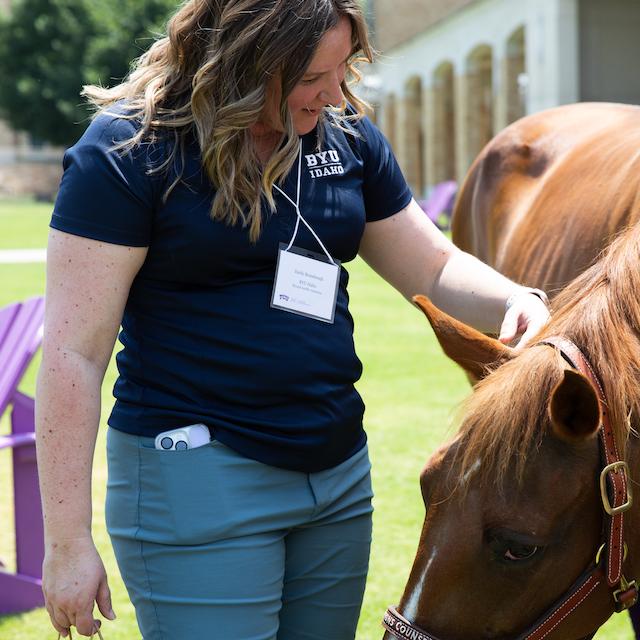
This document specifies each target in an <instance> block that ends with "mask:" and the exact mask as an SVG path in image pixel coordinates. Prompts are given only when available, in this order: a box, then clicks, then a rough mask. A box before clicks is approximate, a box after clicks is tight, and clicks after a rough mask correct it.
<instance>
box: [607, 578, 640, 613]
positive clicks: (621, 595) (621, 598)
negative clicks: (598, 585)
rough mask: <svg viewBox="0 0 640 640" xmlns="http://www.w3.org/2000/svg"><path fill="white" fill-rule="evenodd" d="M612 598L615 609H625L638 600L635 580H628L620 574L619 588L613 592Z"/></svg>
mask: <svg viewBox="0 0 640 640" xmlns="http://www.w3.org/2000/svg"><path fill="white" fill-rule="evenodd" d="M613 599H614V601H615V603H616V607H615V609H616V611H617V612H618V613H620V612H621V611H626V610H627V609H630V608H631V607H632V606H633V605H634V604H636V602H638V585H637V583H636V581H635V580H631V581H630V582H629V581H628V580H627V579H626V578H625V577H624V576H622V577H621V578H620V588H619V589H616V590H615V591H614V592H613Z"/></svg>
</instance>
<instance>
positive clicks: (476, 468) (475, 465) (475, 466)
mask: <svg viewBox="0 0 640 640" xmlns="http://www.w3.org/2000/svg"><path fill="white" fill-rule="evenodd" d="M481 466H482V460H480V458H478V459H477V460H476V461H475V462H474V463H473V465H472V466H471V468H470V469H469V470H468V471H467V472H466V473H465V474H464V476H462V482H463V483H464V484H467V482H468V481H469V479H470V478H471V476H473V475H475V474H476V473H478V471H479V470H480V467H481Z"/></svg>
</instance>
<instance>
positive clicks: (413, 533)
mask: <svg viewBox="0 0 640 640" xmlns="http://www.w3.org/2000/svg"><path fill="white" fill-rule="evenodd" d="M50 210H51V206H50V205H42V204H38V205H35V204H31V203H27V202H4V203H3V202H2V201H0V249H8V248H40V247H44V245H45V243H46V236H47V223H48V217H49V215H50ZM348 269H349V271H350V272H351V284H350V292H351V300H352V311H353V315H354V316H355V320H356V344H357V347H358V352H359V355H360V357H361V359H362V361H363V363H364V375H363V377H362V380H361V381H360V383H359V385H358V388H359V390H360V393H361V394H362V395H363V397H364V399H365V402H366V404H367V414H366V426H367V431H368V433H369V447H370V451H371V457H372V461H373V482H374V490H375V492H376V497H375V515H374V541H373V550H372V557H371V572H370V575H369V580H368V583H367V591H366V594H365V601H364V607H363V612H362V617H361V620H360V626H359V629H358V636H357V637H358V640H369V639H371V638H374V639H375V638H380V637H381V635H382V633H381V628H380V619H381V618H382V614H383V613H384V610H385V609H386V607H387V606H388V605H389V604H396V603H397V602H398V600H399V598H400V595H401V593H402V589H403V586H404V583H405V581H406V579H407V576H408V572H409V569H410V566H411V563H412V561H413V557H414V554H415V551H416V546H417V542H418V536H419V533H420V527H421V524H422V518H423V506H422V501H421V498H420V491H419V485H418V477H419V474H420V470H421V468H422V467H423V465H424V464H425V462H426V460H427V458H428V457H429V455H430V454H431V452H432V451H433V450H434V449H435V447H436V446H437V445H438V444H440V443H442V442H443V441H444V440H445V439H446V438H447V435H448V434H450V433H451V430H452V427H451V422H452V416H453V413H454V411H455V409H456V407H457V405H458V403H459V402H460V400H461V399H462V398H463V397H464V396H465V395H466V394H467V393H468V387H467V385H466V382H465V379H464V377H463V375H462V373H461V372H460V370H459V369H458V368H457V367H456V366H454V365H453V364H451V363H450V362H449V361H448V360H447V359H446V358H445V357H444V356H443V355H442V353H441V352H440V350H439V347H438V346H437V344H436V342H435V339H434V337H433V335H432V333H431V331H430V329H429V328H428V325H427V323H426V321H425V320H424V318H423V316H422V314H420V313H419V312H418V311H416V310H415V309H413V308H412V307H411V306H410V305H409V304H407V303H406V302H405V301H404V300H403V299H402V298H401V297H400V296H399V295H398V294H397V293H395V292H394V291H392V290H391V289H390V287H388V286H387V285H385V284H384V283H383V282H381V281H380V280H379V278H377V277H376V276H375V275H374V274H372V272H371V271H370V270H369V269H368V268H367V267H366V265H364V264H363V263H362V262H361V261H356V262H354V263H352V264H351V265H348ZM0 282H1V283H2V286H1V287H0V306H1V305H4V304H7V303H9V302H11V301H13V300H17V299H23V298H26V297H29V296H32V295H39V294H42V293H43V291H44V266H43V265H3V264H0ZM36 360H37V359H36ZM36 368H37V362H35V363H34V365H33V366H32V367H31V368H30V370H29V372H28V374H27V376H26V378H25V380H24V383H23V385H22V388H23V389H24V390H25V391H26V392H28V393H33V390H34V386H35V370H36ZM114 381H115V368H114V366H113V362H112V363H111V365H110V367H109V370H108V372H107V376H106V380H105V385H104V389H103V420H102V425H103V426H102V428H101V430H100V436H99V439H98V446H97V451H96V460H95V469H94V484H93V486H94V522H93V530H94V537H95V540H96V544H97V546H98V548H99V550H100V552H101V554H102V557H103V559H104V561H105V564H106V566H107V571H108V574H109V576H110V578H109V580H110V586H111V590H112V594H113V600H114V609H115V611H116V613H117V614H118V620H117V621H116V622H111V623H110V622H107V623H106V624H105V634H104V636H105V640H136V638H139V637H140V635H139V633H138V630H137V627H136V624H135V618H134V613H133V609H132V607H131V605H130V604H129V602H128V598H127V594H126V591H125V589H124V586H123V584H122V581H121V580H120V577H119V575H118V570H117V567H116V564H115V560H114V558H113V554H112V552H111V549H110V545H109V540H108V537H107V534H106V531H105V526H104V495H105V484H106V462H105V454H104V450H105V443H104V433H105V428H104V425H105V424H106V416H107V414H108V411H109V408H110V405H111V401H112V399H111V388H112V386H113V383H114ZM7 428H8V425H7V421H6V420H5V421H3V422H2V423H0V430H2V429H4V430H6V429H7ZM9 483H10V457H9V455H8V454H7V452H4V451H3V452H0V486H1V487H3V490H0V496H2V499H1V500H0V523H4V522H7V521H9V520H10V519H11V517H12V516H11V506H10V504H9V502H10V501H9V499H8V495H9V492H8V491H7V490H6V487H8V486H9ZM12 550H13V543H12V540H11V536H10V535H9V531H8V529H7V527H6V526H0V557H2V558H5V559H8V558H10V556H11V554H12ZM9 564H10V563H9ZM55 637H56V634H55V633H54V632H53V629H52V628H51V627H50V625H49V622H48V616H47V615H46V612H45V611H44V610H43V609H40V610H36V611H33V612H29V613H26V614H22V615H15V616H6V617H4V618H0V638H1V639H2V640H22V639H29V640H43V639H46V638H52V639H54V638H55ZM596 638H597V640H631V639H632V638H633V634H632V631H631V628H630V625H629V622H628V619H627V617H626V616H624V615H623V616H615V617H614V619H612V620H610V621H609V623H608V624H607V625H606V626H605V627H604V628H603V629H602V630H601V631H600V632H599V633H598V635H597V636H596ZM172 640H186V639H181V638H175V639H172ZM193 640H201V639H200V638H198V639H193ZM215 640H233V639H232V638H221V639H218V638H215ZM327 640H339V639H333V638H328V639H327Z"/></svg>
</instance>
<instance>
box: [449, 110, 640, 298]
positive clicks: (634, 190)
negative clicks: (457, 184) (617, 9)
mask: <svg viewBox="0 0 640 640" xmlns="http://www.w3.org/2000/svg"><path fill="white" fill-rule="evenodd" d="M639 219H640V107H637V106H631V105H621V104H610V103H581V104H572V105H566V106H562V107H558V108H555V109H549V110H546V111H542V112H540V113H537V114H534V115H531V116H527V117H525V118H523V119H521V120H518V121H517V122H515V123H514V124H512V125H511V126H509V127H507V128H506V129H504V130H503V131H502V132H501V133H499V134H498V135H497V136H496V137H495V138H494V139H493V140H491V141H490V142H489V144H488V145H487V146H486V147H485V148H484V149H483V151H482V152H481V153H480V155H479V156H478V158H477V159H476V161H475V162H474V164H473V165H472V167H471V169H470V170H469V173H468V175H467V177H466V179H465V181H464V182H463V185H462V187H461V189H460V193H459V195H458V199H457V202H456V205H455V207H454V212H453V216H452V221H451V233H452V239H453V241H454V243H455V244H456V245H457V246H458V247H459V248H461V249H462V250H463V251H467V252H469V253H471V254H473V255H475V256H476V257H478V258H480V259H481V260H482V261H483V262H486V263H487V264H490V265H491V266H493V267H494V268H495V269H497V270H498V271H500V272H501V273H503V274H505V275H506V276H507V277H509V278H511V279H512V280H515V281H516V282H521V283H523V284H526V285H528V286H531V287H536V288H541V289H544V290H545V291H547V293H548V294H549V295H550V296H553V295H554V294H555V293H556V292H557V291H559V290H560V289H561V288H562V287H563V286H564V285H565V284H567V283H568V282H570V281H571V280H573V278H575V277H576V276H577V275H578V274H580V273H582V271H584V270H585V269H586V268H587V267H588V266H589V265H591V264H592V263H593V261H594V260H595V258H596V257H597V256H598V254H599V253H600V252H601V251H602V249H603V248H604V247H605V246H607V245H608V244H609V242H610V241H611V240H612V239H613V237H615V235H616V234H617V233H618V232H619V231H620V230H621V229H624V228H626V227H628V226H630V225H632V224H635V223H636V222H638V220H639Z"/></svg>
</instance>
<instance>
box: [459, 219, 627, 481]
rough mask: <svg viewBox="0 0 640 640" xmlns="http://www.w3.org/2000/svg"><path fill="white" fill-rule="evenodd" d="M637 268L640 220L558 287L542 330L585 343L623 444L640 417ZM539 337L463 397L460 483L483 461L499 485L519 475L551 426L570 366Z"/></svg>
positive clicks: (482, 469) (623, 445) (486, 475)
mask: <svg viewBox="0 0 640 640" xmlns="http://www.w3.org/2000/svg"><path fill="white" fill-rule="evenodd" d="M639 267H640V224H639V225H635V226H633V227H630V228H628V229H627V230H626V231H624V232H622V233H621V234H620V235H619V236H618V237H617V238H616V239H615V240H614V241H613V242H612V243H611V244H610V245H609V247H608V248H606V249H605V250H604V252H603V253H602V254H601V256H600V258H599V259H598V260H597V262H595V263H594V264H593V265H592V266H591V267H590V268H589V269H587V270H586V271H584V272H583V273H582V274H581V275H579V276H578V277H577V278H575V279H574V280H573V281H572V282H570V283H569V284H568V285H567V286H566V287H565V288H564V289H563V290H562V291H561V292H560V293H559V294H558V296H557V297H556V298H555V299H554V300H553V304H552V316H551V320H550V322H549V323H548V324H547V326H546V327H545V328H544V329H543V330H542V331H541V333H540V334H539V335H538V337H537V340H544V338H545V337H549V336H552V335H562V336H564V337H567V338H569V339H570V340H572V341H573V342H574V343H575V344H576V345H577V346H578V347H579V348H580V349H581V350H582V352H583V353H584V354H585V356H586V357H587V359H588V360H589V362H590V363H591V365H592V367H593V368H594V370H595V372H596V375H597V376H598V377H599V379H600V382H601V383H602V385H603V387H604V391H605V395H606V398H607V405H608V410H609V415H610V418H611V423H612V426H613V430H614V432H615V436H616V442H617V443H618V445H619V446H620V447H621V448H622V449H625V448H626V443H627V441H628V438H629V434H630V432H631V423H632V421H633V423H634V424H637V420H638V417H639V416H640V387H639V385H640V339H639V335H638V332H639V331H640V268H639ZM536 342H537V341H534V343H533V345H530V346H528V347H527V348H525V349H524V350H523V351H522V353H521V354H520V355H518V356H517V357H516V358H514V359H513V360H510V361H509V362H507V363H505V364H503V365H502V366H500V367H498V368H496V369H495V370H494V371H493V372H491V373H490V374H489V375H488V376H487V377H486V378H484V379H483V380H482V381H481V382H480V383H478V385H476V387H475V389H474V392H473V394H472V395H471V396H470V397H469V398H468V400H467V401H466V402H465V403H464V404H463V406H462V412H463V416H464V420H463V423H462V426H461V427H460V431H459V437H460V438H461V443H460V444H461V446H459V447H458V448H457V456H458V458H459V460H458V462H459V464H456V465H453V468H455V469H457V470H458V473H459V476H458V478H457V479H458V481H459V482H460V481H461V480H462V479H463V478H465V477H468V473H469V472H470V471H471V470H472V469H473V468H475V467H476V466H477V461H478V460H481V461H482V465H481V466H480V473H481V474H482V479H483V480H485V481H488V480H490V481H492V482H496V483H497V485H498V486H499V487H501V486H503V483H504V480H505V479H506V477H507V474H510V475H511V474H515V479H517V480H518V481H519V482H522V480H523V477H524V471H525V465H526V461H527V457H528V456H529V455H530V454H531V453H532V452H535V450H536V449H537V448H538V447H539V446H540V444H541V443H542V439H543V437H544V435H545V433H546V431H547V429H548V428H549V416H548V403H549V399H550V395H551V392H552V390H553V388H554V387H555V386H556V385H557V384H558V383H559V382H560V380H561V379H562V376H563V373H562V372H563V369H566V368H568V366H569V365H568V364H567V363H566V362H565V361H564V359H563V358H562V357H561V356H560V354H559V353H558V352H557V351H556V350H555V349H553V348H551V347H549V346H541V345H536ZM621 455H622V454H621ZM462 484H464V483H462Z"/></svg>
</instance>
